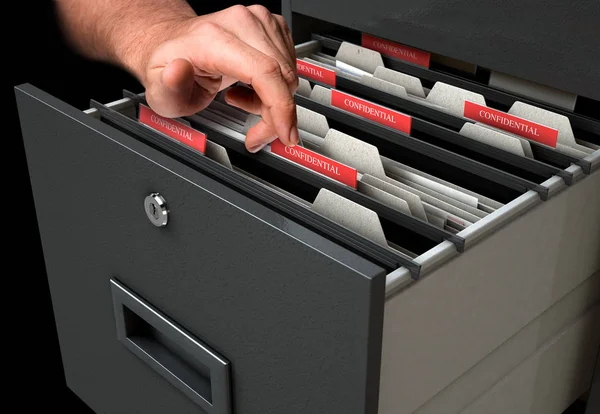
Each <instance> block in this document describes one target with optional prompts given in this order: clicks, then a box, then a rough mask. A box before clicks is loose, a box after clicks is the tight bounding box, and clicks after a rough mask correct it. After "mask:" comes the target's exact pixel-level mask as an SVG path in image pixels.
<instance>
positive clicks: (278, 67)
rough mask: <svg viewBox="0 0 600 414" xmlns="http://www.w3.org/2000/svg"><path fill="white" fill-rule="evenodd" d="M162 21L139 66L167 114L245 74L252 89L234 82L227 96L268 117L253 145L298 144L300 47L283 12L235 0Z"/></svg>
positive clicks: (194, 105)
mask: <svg viewBox="0 0 600 414" xmlns="http://www.w3.org/2000/svg"><path fill="white" fill-rule="evenodd" d="M157 28H159V29H160V30H161V31H162V32H161V34H160V36H158V38H160V39H161V40H160V43H158V44H154V43H153V42H148V43H146V42H144V41H141V42H138V44H139V45H141V46H140V47H141V48H142V49H143V48H144V45H147V47H148V48H147V50H141V51H139V50H138V51H136V56H137V59H136V63H135V65H133V66H134V67H133V70H134V72H136V74H137V75H138V78H139V79H140V80H141V82H142V83H143V85H144V87H145V88H146V99H147V101H148V104H149V105H150V106H151V107H152V109H153V110H154V111H156V112H157V113H158V114H160V115H162V116H165V117H178V116H186V115H191V114H194V113H196V112H199V111H201V110H202V109H204V108H205V107H206V106H208V105H209V104H210V102H211V101H212V100H213V99H214V97H215V96H216V94H217V93H218V92H219V91H221V90H223V89H225V88H227V87H229V86H231V85H232V84H234V83H235V82H237V81H241V82H243V83H245V84H248V85H251V86H252V88H253V90H252V89H249V88H243V87H232V88H230V89H229V90H228V91H227V94H226V96H225V99H226V101H227V102H228V103H230V104H231V105H234V106H237V107H239V108H241V109H244V110H246V111H248V112H251V113H254V114H257V115H261V117H262V120H261V121H260V122H259V123H258V124H256V125H255V126H253V127H252V128H251V129H250V130H249V131H248V133H247V136H246V148H247V149H248V150H249V151H251V152H256V151H258V150H260V149H261V148H262V147H264V146H265V145H266V144H268V143H270V142H272V141H273V140H274V139H276V138H279V139H280V140H281V141H282V142H283V143H284V144H286V145H296V144H297V143H298V129H297V119H296V106H295V103H294V99H293V93H294V92H295V90H296V88H297V87H298V78H297V76H296V54H295V49H294V44H293V41H292V37H291V34H290V31H289V29H288V27H287V25H286V23H285V20H284V19H283V17H281V16H279V15H275V14H271V13H270V12H269V11H268V10H267V9H266V8H264V7H262V6H250V7H244V6H233V7H230V8H228V9H225V10H222V11H219V12H217V13H213V14H209V15H204V16H199V17H194V18H184V19H182V20H181V21H177V22H171V23H170V24H169V25H168V26H165V25H161V26H159V27H157ZM164 30H167V31H168V32H167V34H166V36H165V33H164ZM147 35H148V36H151V35H152V31H151V30H150V31H149V33H147Z"/></svg>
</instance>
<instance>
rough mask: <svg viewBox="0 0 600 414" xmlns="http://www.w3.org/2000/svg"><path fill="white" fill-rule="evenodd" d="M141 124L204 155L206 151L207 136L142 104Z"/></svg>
mask: <svg viewBox="0 0 600 414" xmlns="http://www.w3.org/2000/svg"><path fill="white" fill-rule="evenodd" d="M140 122H141V123H143V124H146V125H148V126H149V127H151V128H152V129H156V130H157V131H160V132H162V133H163V134H165V135H168V136H169V137H171V138H173V139H176V140H177V141H179V142H181V143H183V144H185V145H188V146H190V147H192V148H194V149H196V150H198V151H200V152H201V153H203V154H204V152H205V151H206V135H205V134H203V133H202V132H200V131H197V130H195V129H193V128H190V127H189V126H187V125H185V124H183V123H181V122H178V121H176V120H174V119H169V118H165V117H162V116H160V115H158V114H157V113H156V112H154V111H153V110H152V109H150V108H148V107H147V106H145V105H142V104H140Z"/></svg>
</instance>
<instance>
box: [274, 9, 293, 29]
mask: <svg viewBox="0 0 600 414" xmlns="http://www.w3.org/2000/svg"><path fill="white" fill-rule="evenodd" d="M273 17H274V18H275V20H277V22H278V23H279V24H280V25H281V28H282V29H283V31H284V32H285V33H286V34H288V33H291V31H290V28H289V26H288V24H287V22H286V21H285V18H284V17H283V16H282V15H280V14H274V15H273Z"/></svg>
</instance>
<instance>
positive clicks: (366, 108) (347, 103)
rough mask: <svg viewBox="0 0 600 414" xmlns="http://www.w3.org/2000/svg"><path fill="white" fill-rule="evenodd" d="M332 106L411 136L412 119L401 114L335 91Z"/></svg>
mask: <svg viewBox="0 0 600 414" xmlns="http://www.w3.org/2000/svg"><path fill="white" fill-rule="evenodd" d="M331 105H333V106H335V107H336V108H340V109H343V110H345V111H348V112H351V113H353V114H355V115H360V116H362V117H364V118H367V119H370V120H371V121H375V122H377V123H378V124H382V125H385V126H388V127H390V128H393V129H396V130H398V131H401V132H404V133H406V134H410V128H411V126H412V118H411V117H410V116H408V115H404V114H402V113H400V112H397V111H393V110H391V109H388V108H385V107H383V106H379V105H376V104H374V103H371V102H368V101H364V100H362V99H360V98H357V97H355V96H352V95H348V94H345V93H344V92H340V91H338V90H335V89H333V90H332V91H331Z"/></svg>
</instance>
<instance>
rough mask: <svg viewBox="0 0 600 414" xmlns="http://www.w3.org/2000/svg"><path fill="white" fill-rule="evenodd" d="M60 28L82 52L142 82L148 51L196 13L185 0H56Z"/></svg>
mask: <svg viewBox="0 0 600 414" xmlns="http://www.w3.org/2000/svg"><path fill="white" fill-rule="evenodd" d="M55 3H56V6H57V13H58V16H59V18H60V21H61V25H62V27H63V31H64V33H65V35H66V36H67V38H68V40H69V42H70V43H71V44H72V45H73V47H74V48H75V49H76V50H78V51H79V53H81V54H82V55H84V56H86V57H88V58H91V59H95V60H100V61H104V62H108V63H112V64H115V65H118V66H121V67H123V68H125V69H126V70H128V71H129V72H131V73H132V74H133V75H134V76H136V77H137V78H138V79H139V80H140V81H141V82H142V83H144V73H143V72H144V68H145V65H146V62H147V60H148V59H149V54H150V53H151V52H152V50H153V49H154V48H155V47H156V46H157V45H159V44H160V43H161V42H162V41H164V40H165V39H167V38H168V37H169V36H171V35H172V34H173V32H172V31H173V30H174V28H176V27H177V23H178V22H181V21H182V20H186V19H189V18H192V17H195V16H196V14H195V12H194V11H193V9H192V8H191V7H190V6H189V4H188V3H187V1H185V0H94V1H90V0H55Z"/></svg>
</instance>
